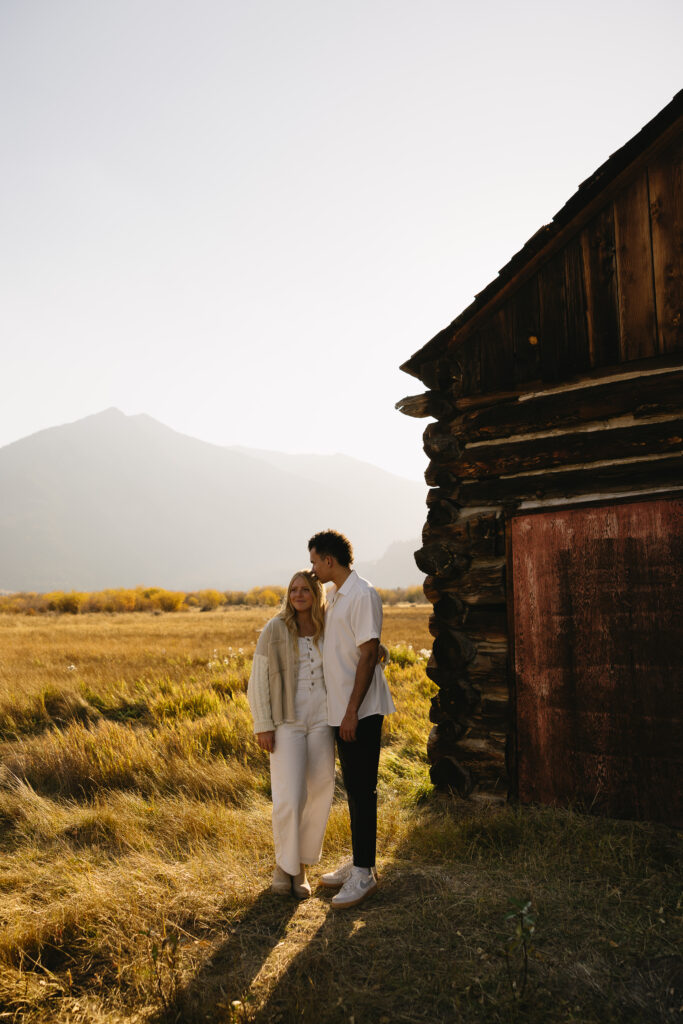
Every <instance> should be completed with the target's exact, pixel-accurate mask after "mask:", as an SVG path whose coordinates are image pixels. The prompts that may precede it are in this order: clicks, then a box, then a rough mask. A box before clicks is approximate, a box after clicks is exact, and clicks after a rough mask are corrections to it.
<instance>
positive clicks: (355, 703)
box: [339, 639, 379, 740]
mask: <svg viewBox="0 0 683 1024" xmlns="http://www.w3.org/2000/svg"><path fill="white" fill-rule="evenodd" d="M378 650H379V640H378V639H374V640H366V641H365V643H364V644H359V645H358V651H359V654H360V658H359V660H358V664H357V665H356V678H355V681H354V684H353V690H352V691H351V697H350V698H349V703H348V705H347V707H346V714H345V715H344V717H343V719H342V722H341V725H340V726H339V735H340V736H341V738H342V739H343V740H355V738H356V728H357V726H358V709H359V707H360V706H361V704H362V703H363V698H364V697H365V694H366V693H367V692H368V690H369V689H370V683H371V682H372V677H373V676H374V674H375V665H376V664H377V652H378Z"/></svg>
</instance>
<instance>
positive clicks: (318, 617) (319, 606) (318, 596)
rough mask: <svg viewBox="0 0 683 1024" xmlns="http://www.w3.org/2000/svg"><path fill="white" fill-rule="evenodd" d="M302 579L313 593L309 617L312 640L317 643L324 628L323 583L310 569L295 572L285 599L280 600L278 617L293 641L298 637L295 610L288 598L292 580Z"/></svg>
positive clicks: (292, 583)
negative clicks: (312, 628)
mask: <svg viewBox="0 0 683 1024" xmlns="http://www.w3.org/2000/svg"><path fill="white" fill-rule="evenodd" d="M298 579H303V580H305V581H306V584H307V586H308V589H309V590H310V592H311V593H312V594H313V605H312V607H311V618H312V619H313V626H314V628H315V633H314V634H313V642H314V643H316V644H317V643H318V640H320V638H321V636H322V635H323V631H324V629H325V591H324V589H323V585H322V583H321V582H320V580H319V579H318V577H317V576H314V575H313V573H312V572H311V571H310V569H300V570H299V571H298V572H295V573H294V575H293V576H292V578H291V580H290V581H289V584H288V586H287V593H286V594H285V599H284V601H283V602H282V611H281V612H280V618H281V619H284V621H285V625H286V626H287V629H288V630H289V632H290V633H291V634H292V637H293V638H294V640H295V642H296V640H297V638H298V635H299V634H298V632H297V628H296V612H295V611H294V609H293V608H292V603H291V601H290V600H289V595H290V593H291V590H292V587H293V586H294V580H298Z"/></svg>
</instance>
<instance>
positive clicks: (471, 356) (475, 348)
mask: <svg viewBox="0 0 683 1024" xmlns="http://www.w3.org/2000/svg"><path fill="white" fill-rule="evenodd" d="M456 351H457V354H456V359H457V361H458V363H459V365H460V374H461V387H462V394H463V395H478V394H479V393H480V391H481V340H480V337H479V332H478V331H477V332H475V333H474V334H472V335H470V337H469V338H467V340H466V341H465V342H463V344H462V345H460V346H459V347H458V349H457V350H456Z"/></svg>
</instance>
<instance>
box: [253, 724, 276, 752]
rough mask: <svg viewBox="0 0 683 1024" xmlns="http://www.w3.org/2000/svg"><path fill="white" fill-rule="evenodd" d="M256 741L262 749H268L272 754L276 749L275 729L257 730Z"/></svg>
mask: <svg viewBox="0 0 683 1024" xmlns="http://www.w3.org/2000/svg"><path fill="white" fill-rule="evenodd" d="M256 742H257V743H258V745H259V747H260V748H261V750H266V751H267V752H268V753H269V754H272V753H273V751H274V750H275V730H274V729H268V730H266V732H257V733H256Z"/></svg>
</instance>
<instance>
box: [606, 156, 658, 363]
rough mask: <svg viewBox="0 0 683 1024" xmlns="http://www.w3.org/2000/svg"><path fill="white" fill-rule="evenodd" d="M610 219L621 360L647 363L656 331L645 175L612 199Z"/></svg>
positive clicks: (654, 348) (654, 343) (655, 342)
mask: <svg viewBox="0 0 683 1024" xmlns="http://www.w3.org/2000/svg"><path fill="white" fill-rule="evenodd" d="M614 215H615V216H614V225H615V241H616V250H617V274H618V294H619V332H620V337H621V359H622V360H623V361H624V362H628V361H629V360H631V359H647V358H649V357H651V356H654V355H656V354H657V330H656V321H655V295H654V280H653V268H652V244H651V238H650V203H649V197H648V189H647V174H646V172H645V171H643V173H642V174H640V175H639V176H638V178H637V179H636V180H635V181H634V182H632V184H631V185H629V186H628V187H627V188H625V189H624V190H623V192H620V193H619V195H618V196H617V197H616V199H615V202H614Z"/></svg>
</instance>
